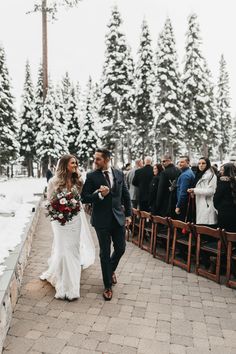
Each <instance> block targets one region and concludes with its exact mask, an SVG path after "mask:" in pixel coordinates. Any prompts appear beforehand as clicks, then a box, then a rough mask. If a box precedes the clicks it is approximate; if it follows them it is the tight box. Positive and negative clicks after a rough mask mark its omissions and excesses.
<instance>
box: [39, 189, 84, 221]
mask: <svg viewBox="0 0 236 354" xmlns="http://www.w3.org/2000/svg"><path fill="white" fill-rule="evenodd" d="M80 208H81V206H80V195H79V193H78V191H77V189H72V190H71V192H68V191H67V190H63V191H62V192H60V193H58V192H54V193H53V194H52V197H51V199H50V201H47V202H46V209H47V211H48V214H47V216H50V217H51V221H54V220H57V221H58V222H59V223H60V224H61V225H65V223H66V222H68V221H70V220H71V219H72V218H73V216H74V215H77V214H78V212H79V211H80Z"/></svg>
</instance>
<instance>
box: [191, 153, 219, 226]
mask: <svg viewBox="0 0 236 354" xmlns="http://www.w3.org/2000/svg"><path fill="white" fill-rule="evenodd" d="M216 186H217V177H216V175H215V172H214V170H213V168H212V167H211V163H210V160H209V159H208V158H207V157H201V158H200V159H199V161H198V169H197V172H196V177H195V188H190V189H188V193H191V194H193V195H195V198H196V199H195V200H196V224H203V225H207V226H214V225H216V224H217V212H216V209H215V208H214V204H213V196H214V194H215V191H216Z"/></svg>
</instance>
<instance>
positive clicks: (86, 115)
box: [77, 77, 97, 169]
mask: <svg viewBox="0 0 236 354" xmlns="http://www.w3.org/2000/svg"><path fill="white" fill-rule="evenodd" d="M93 90H94V89H93V86H92V79H91V77H90V78H89V81H88V85H87V94H86V98H85V106H84V109H83V120H82V126H81V131H80V135H79V137H78V140H77V145H78V148H79V149H78V157H79V161H80V164H81V165H83V166H84V167H85V168H86V169H87V168H90V167H91V166H92V161H93V155H94V152H95V149H96V147H97V132H96V130H95V119H96V112H95V110H94V103H93V98H94V95H93Z"/></svg>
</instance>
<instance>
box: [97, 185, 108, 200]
mask: <svg viewBox="0 0 236 354" xmlns="http://www.w3.org/2000/svg"><path fill="white" fill-rule="evenodd" d="M99 192H101V195H102V196H103V197H105V196H106V195H108V194H109V192H110V189H109V187H107V186H100V188H99Z"/></svg>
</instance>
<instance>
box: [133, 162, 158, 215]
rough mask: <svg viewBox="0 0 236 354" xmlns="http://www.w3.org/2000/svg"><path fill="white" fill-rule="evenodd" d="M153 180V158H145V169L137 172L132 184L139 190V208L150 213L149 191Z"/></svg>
mask: <svg viewBox="0 0 236 354" xmlns="http://www.w3.org/2000/svg"><path fill="white" fill-rule="evenodd" d="M152 178H153V168H152V158H151V157H150V156H147V157H145V159H144V167H142V168H139V169H138V170H136V171H135V174H134V179H133V181H132V184H133V185H134V186H135V187H138V189H139V208H140V210H144V211H149V189H150V183H151V181H152Z"/></svg>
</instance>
